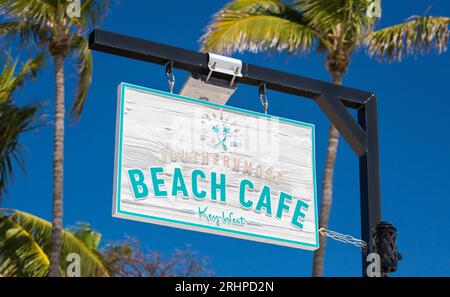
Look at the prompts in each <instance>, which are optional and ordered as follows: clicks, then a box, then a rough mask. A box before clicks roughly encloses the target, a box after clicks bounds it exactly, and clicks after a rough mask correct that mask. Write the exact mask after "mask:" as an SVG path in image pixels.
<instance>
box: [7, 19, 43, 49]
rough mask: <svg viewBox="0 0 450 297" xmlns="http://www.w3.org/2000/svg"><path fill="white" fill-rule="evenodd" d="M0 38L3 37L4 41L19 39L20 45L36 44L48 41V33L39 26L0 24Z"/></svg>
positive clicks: (21, 23)
mask: <svg viewBox="0 0 450 297" xmlns="http://www.w3.org/2000/svg"><path fill="white" fill-rule="evenodd" d="M0 36H4V37H5V41H11V40H14V39H15V38H16V37H19V40H20V43H21V44H22V45H25V44H26V45H29V44H30V43H31V44H36V43H39V42H41V41H42V40H48V39H49V35H48V32H46V30H43V29H42V28H41V27H40V26H39V25H36V24H33V23H27V22H18V21H13V22H5V23H0ZM5 45H6V42H5Z"/></svg>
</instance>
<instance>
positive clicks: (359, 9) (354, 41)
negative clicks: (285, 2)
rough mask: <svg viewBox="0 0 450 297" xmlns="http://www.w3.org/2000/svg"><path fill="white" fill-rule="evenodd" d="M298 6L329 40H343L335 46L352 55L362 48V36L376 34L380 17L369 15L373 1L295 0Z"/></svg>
mask: <svg viewBox="0 0 450 297" xmlns="http://www.w3.org/2000/svg"><path fill="white" fill-rule="evenodd" d="M293 2H294V7H295V9H297V10H298V11H301V12H302V13H303V14H304V16H305V17H306V18H307V19H308V20H309V22H310V24H311V25H312V26H313V27H314V28H315V29H316V30H317V31H319V32H320V33H321V34H322V35H323V36H324V37H325V38H326V37H327V36H332V37H339V38H336V39H335V40H334V42H333V44H334V46H335V47H341V48H347V49H348V51H349V52H351V51H352V50H353V49H354V48H356V47H357V46H359V44H360V41H361V36H365V35H366V34H368V33H369V32H371V31H373V28H374V26H375V22H376V18H373V17H370V16H368V15H367V13H366V12H367V9H368V7H369V5H370V4H371V2H373V0H333V1H329V0H294V1H293Z"/></svg>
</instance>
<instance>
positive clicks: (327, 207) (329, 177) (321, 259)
mask: <svg viewBox="0 0 450 297" xmlns="http://www.w3.org/2000/svg"><path fill="white" fill-rule="evenodd" d="M342 76H343V75H342V74H339V75H336V74H333V82H334V83H335V84H339V85H340V84H341V83H342ZM338 145H339V132H338V130H337V129H336V128H335V127H334V126H333V124H331V125H330V132H329V137H328V149H327V159H326V162H325V172H324V175H323V180H322V204H321V207H320V217H319V228H327V227H328V221H329V218H330V212H331V204H332V201H333V176H334V165H335V163H336V155H337V149H338ZM319 244H320V248H319V249H317V250H316V251H315V252H314V261H313V277H321V276H323V273H324V264H325V250H326V246H327V238H326V237H325V236H319Z"/></svg>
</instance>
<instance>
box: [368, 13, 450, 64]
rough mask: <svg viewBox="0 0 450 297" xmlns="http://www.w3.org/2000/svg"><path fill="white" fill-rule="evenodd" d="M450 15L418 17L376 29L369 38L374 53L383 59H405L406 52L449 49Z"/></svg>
mask: <svg viewBox="0 0 450 297" xmlns="http://www.w3.org/2000/svg"><path fill="white" fill-rule="evenodd" d="M449 25H450V18H447V17H432V16H428V17H415V18H413V19H412V20H410V21H408V22H406V23H403V24H399V25H395V26H391V27H387V28H384V29H381V30H378V31H375V32H372V33H371V34H369V35H368V36H367V38H366V39H365V45H366V46H367V48H368V50H369V53H370V55H371V56H375V57H377V58H379V59H380V60H387V61H401V60H402V58H403V56H404V55H409V54H413V55H417V54H419V53H420V54H424V53H427V52H429V51H430V50H431V49H433V48H434V49H435V50H436V52H437V53H442V52H444V51H446V50H447V46H448V40H449V34H450V33H449Z"/></svg>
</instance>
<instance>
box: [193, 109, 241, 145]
mask: <svg viewBox="0 0 450 297" xmlns="http://www.w3.org/2000/svg"><path fill="white" fill-rule="evenodd" d="M235 124H236V121H235V120H232V119H231V118H230V116H229V115H226V116H224V114H223V110H221V111H220V113H219V114H217V113H216V112H211V113H205V114H203V116H202V134H201V135H200V140H201V141H202V142H203V143H204V144H206V145H207V146H209V147H212V148H213V149H215V150H219V151H222V152H228V151H229V149H230V148H231V147H233V148H236V147H239V146H240V142H239V141H238V140H237V137H238V132H239V129H237V128H234V126H235Z"/></svg>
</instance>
